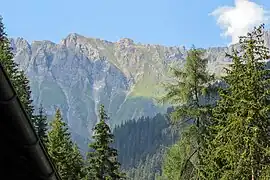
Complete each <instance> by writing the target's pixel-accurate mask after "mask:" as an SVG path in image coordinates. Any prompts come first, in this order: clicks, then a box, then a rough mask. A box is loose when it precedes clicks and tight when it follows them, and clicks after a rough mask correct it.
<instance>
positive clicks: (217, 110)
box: [0, 18, 270, 180]
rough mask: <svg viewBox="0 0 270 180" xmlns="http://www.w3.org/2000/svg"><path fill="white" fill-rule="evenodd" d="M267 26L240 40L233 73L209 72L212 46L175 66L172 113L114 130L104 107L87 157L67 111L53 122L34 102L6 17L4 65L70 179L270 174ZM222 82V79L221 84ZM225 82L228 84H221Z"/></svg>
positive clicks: (167, 99) (168, 88)
mask: <svg viewBox="0 0 270 180" xmlns="http://www.w3.org/2000/svg"><path fill="white" fill-rule="evenodd" d="M263 33H264V26H263V25H261V26H259V27H256V28H254V30H253V31H252V32H250V33H248V34H247V35H246V36H243V37H239V45H240V48H238V49H234V50H233V52H232V53H231V54H227V57H228V58H230V59H231V61H232V63H231V64H230V65H229V66H228V67H227V68H225V70H226V74H225V75H224V76H222V77H216V76H215V75H214V74H210V73H209V72H208V70H207V62H208V60H207V59H204V58H203V54H204V50H203V49H196V48H195V47H192V48H191V49H190V50H189V52H188V56H187V58H186V62H185V65H184V67H183V68H181V69H179V68H177V67H172V68H171V70H172V71H171V72H172V74H173V77H172V79H173V82H170V83H165V84H164V89H165V94H164V96H162V97H160V98H159V99H158V101H159V103H161V104H162V103H169V104H171V105H172V108H170V109H168V112H167V114H157V115H156V116H155V117H153V118H149V117H142V118H140V119H139V120H127V121H126V122H125V123H123V124H121V125H118V126H116V127H115V128H114V129H113V130H111V128H110V126H109V125H108V124H109V123H108V120H109V117H108V116H107V114H106V112H105V110H104V109H105V108H104V105H100V108H99V121H98V123H97V124H96V125H95V127H94V129H93V130H94V134H93V136H92V137H89V139H92V141H91V142H90V143H89V149H88V152H87V153H86V154H82V153H81V152H80V150H79V147H78V146H77V144H76V143H74V142H73V141H72V139H71V135H70V132H69V129H68V126H67V124H66V123H65V120H64V119H63V118H62V114H61V109H59V108H58V109H56V111H55V115H54V117H53V119H52V121H50V122H49V121H48V120H47V117H46V113H45V112H46V110H44V108H42V105H40V107H38V108H39V109H38V113H35V112H36V111H35V108H34V107H33V105H32V100H31V90H30V86H29V81H28V79H27V77H26V75H25V73H24V72H23V71H22V70H19V68H18V64H16V63H15V62H14V61H13V56H14V55H13V53H12V49H11V47H10V42H9V39H8V37H7V34H6V33H5V27H4V25H3V22H2V18H0V62H1V64H2V65H3V67H4V68H5V70H6V72H7V74H8V76H9V78H10V80H11V81H12V83H13V86H14V88H15V90H16V92H17V94H18V96H19V98H20V100H21V103H22V105H23V107H24V109H25V110H26V112H27V114H28V116H29V118H30V119H31V121H32V124H33V126H34V127H35V130H36V133H37V134H38V136H39V137H40V139H41V140H42V141H43V142H44V144H45V145H46V147H45V148H46V150H47V152H48V154H49V156H50V158H51V160H52V162H53V163H54V164H55V166H56V168H57V170H58V172H59V174H60V176H61V177H62V179H64V180H70V179H72V180H77V179H78V180H79V179H85V180H86V179H90V180H93V179H96V180H120V179H134V180H144V179H145V180H154V179H157V180H158V179H159V180H192V179H200V180H217V179H223V180H231V179H247V180H248V179H252V180H260V179H261V180H266V179H269V178H270V153H269V152H270V148H269V147H270V136H269V131H270V117H269V114H270V70H269V69H267V67H268V66H267V61H266V60H269V59H270V56H269V49H268V48H266V47H265V44H264V41H263ZM217 82H218V83H217ZM221 84H222V85H221Z"/></svg>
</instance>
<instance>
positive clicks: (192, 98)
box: [161, 46, 215, 179]
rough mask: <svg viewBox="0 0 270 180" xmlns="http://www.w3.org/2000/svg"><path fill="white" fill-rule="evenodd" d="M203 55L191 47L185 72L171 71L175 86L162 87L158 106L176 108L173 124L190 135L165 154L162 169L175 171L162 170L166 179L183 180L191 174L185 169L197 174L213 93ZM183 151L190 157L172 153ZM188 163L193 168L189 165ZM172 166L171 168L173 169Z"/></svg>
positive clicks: (179, 70) (180, 153) (172, 116)
mask: <svg viewBox="0 0 270 180" xmlns="http://www.w3.org/2000/svg"><path fill="white" fill-rule="evenodd" d="M203 53H204V51H202V50H199V49H195V47H194V46H193V47H192V49H191V50H189V51H188V56H187V59H186V63H185V65H184V68H183V69H176V68H173V75H174V80H175V82H173V83H171V84H165V91H166V94H165V96H164V97H162V98H161V102H169V103H170V104H172V105H174V106H175V110H174V111H173V112H172V113H171V119H172V121H173V122H176V123H177V124H178V125H179V124H181V127H180V128H183V129H185V128H188V129H187V130H185V132H187V131H192V132H193V133H182V134H181V136H182V138H181V140H180V141H179V142H178V145H179V146H181V148H174V147H172V148H173V149H172V150H171V151H168V153H167V158H168V159H166V158H165V162H164V167H163V168H165V169H167V170H168V169H174V170H175V172H173V171H166V170H165V171H166V172H167V175H168V176H169V173H172V174H171V175H172V177H175V175H176V174H178V172H181V173H180V175H179V177H178V178H180V179H183V178H184V179H185V177H184V174H186V173H185V172H189V171H191V170H190V168H188V167H192V168H193V172H194V174H198V173H199V166H200V162H201V158H202V157H201V155H200V152H201V151H202V148H203V144H204V139H205V137H204V136H205V131H206V127H207V126H208V116H209V114H210V112H211V100H212V99H211V97H212V93H213V92H214V91H215V89H213V88H212V86H211V82H212V81H213V80H214V75H210V73H209V72H207V69H206V68H207V59H203V58H202V56H203ZM188 135H189V136H190V137H188ZM183 136H185V137H183ZM185 139H189V140H188V141H186V143H183V142H182V140H185ZM191 140H192V141H191ZM187 142H188V143H187ZM183 146H185V147H183ZM182 149H189V153H182V152H179V153H178V155H179V157H176V156H175V154H176V153H175V151H176V150H179V151H180V150H181V151H182ZM194 157H196V158H194ZM172 158H176V159H175V160H176V161H178V162H179V163H178V164H177V163H172V162H171V159H172ZM180 159H181V162H180ZM192 160H193V161H192ZM170 163H172V164H170ZM190 163H191V164H192V166H189V165H188V164H190ZM178 165H179V166H178ZM166 166H168V167H166ZM172 166H174V167H173V168H172ZM176 166H178V167H176ZM196 176H197V175H196Z"/></svg>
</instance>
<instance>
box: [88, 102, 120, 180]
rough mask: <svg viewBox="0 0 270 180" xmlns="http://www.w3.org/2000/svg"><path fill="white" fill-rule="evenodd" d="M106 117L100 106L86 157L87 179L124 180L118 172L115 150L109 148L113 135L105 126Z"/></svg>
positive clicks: (118, 165) (102, 107)
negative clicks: (92, 140)
mask: <svg viewBox="0 0 270 180" xmlns="http://www.w3.org/2000/svg"><path fill="white" fill-rule="evenodd" d="M107 119H108V116H107V114H106V112H105V110H104V106H103V105H101V106H100V109H99V120H100V121H99V123H97V124H96V126H95V127H94V135H93V139H94V142H92V143H90V144H89V148H90V152H89V153H88V155H87V163H88V167H87V171H88V179H91V180H92V179H96V180H119V179H124V178H125V175H124V173H121V172H120V163H119V162H118V161H117V150H116V149H114V148H112V147H110V146H111V144H112V143H113V134H112V133H111V130H110V127H109V125H107V124H106V120H107Z"/></svg>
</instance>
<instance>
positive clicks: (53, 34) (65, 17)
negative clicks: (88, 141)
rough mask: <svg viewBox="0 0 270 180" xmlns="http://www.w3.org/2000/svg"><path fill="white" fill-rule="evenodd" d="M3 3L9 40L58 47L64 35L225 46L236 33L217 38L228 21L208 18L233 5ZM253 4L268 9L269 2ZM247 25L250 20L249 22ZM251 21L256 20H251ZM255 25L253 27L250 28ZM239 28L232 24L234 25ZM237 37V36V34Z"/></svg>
mask: <svg viewBox="0 0 270 180" xmlns="http://www.w3.org/2000/svg"><path fill="white" fill-rule="evenodd" d="M1 1H2V2H1V7H0V14H1V15H2V16H3V18H4V24H5V25H6V31H7V33H8V35H9V36H11V37H23V38H25V39H27V40H28V41H33V40H50V41H53V42H56V43H58V42H59V41H60V40H61V39H63V38H65V37H66V36H67V35H68V34H70V33H73V32H76V33H78V34H82V35H84V36H88V37H96V38H101V39H105V40H109V41H117V40H119V39H120V38H123V37H127V38H131V39H133V40H134V41H135V42H141V43H149V44H162V45H168V46H175V45H176V46H178V45H185V46H187V47H189V46H191V45H192V44H195V46H196V47H209V46H225V45H227V44H228V43H230V42H231V36H233V35H232V34H233V33H234V32H233V33H232V34H230V35H228V37H227V38H225V37H221V36H220V34H221V33H222V29H221V28H220V26H219V25H218V24H217V18H218V17H225V18H223V21H227V20H226V19H228V18H226V17H227V16H220V15H216V16H211V15H209V13H211V12H213V11H215V10H216V9H217V8H218V7H221V6H232V7H233V6H235V1H234V0H136V1H130V0H76V1H71V0H65V1H64V0H38V1H37V0H13V1H6V0H1ZM237 1H239V2H240V1H241V2H242V1H247V0H237ZM252 2H254V3H256V4H259V5H261V6H262V7H263V8H264V9H265V10H270V0H256V1H255V0H253V1H252ZM241 7H244V6H241ZM223 9H224V8H223ZM227 9H228V8H227ZM251 10H252V9H251ZM257 10H258V8H257ZM225 11H226V8H225ZM239 12H240V13H242V12H243V11H239ZM254 12H255V14H257V12H256V11H254ZM217 13H219V14H220V12H217ZM221 13H222V12H221ZM245 13H246V12H245ZM223 14H226V13H224V12H223ZM262 16H264V15H262ZM243 18H245V17H244V16H243ZM224 19H225V20H224ZM221 20H222V18H221ZM237 20H238V21H239V22H244V21H243V20H242V19H237ZM228 21H230V20H228ZM246 21H250V18H249V19H247V20H246ZM254 21H256V22H257V21H260V19H258V18H255V20H254ZM256 22H251V25H252V23H253V24H254V23H256ZM247 23H249V22H247ZM221 24H222V22H221ZM224 24H226V22H225V23H224V22H223V25H224ZM227 24H228V23H227ZM238 24H239V23H238V22H235V23H234V26H237V25H238ZM242 25H243V26H245V25H246V24H245V23H242ZM237 28H238V30H239V29H241V28H242V27H237ZM227 29H229V30H230V29H233V28H227ZM237 32H238V34H239V33H240V30H239V31H237ZM241 32H242V31H241Z"/></svg>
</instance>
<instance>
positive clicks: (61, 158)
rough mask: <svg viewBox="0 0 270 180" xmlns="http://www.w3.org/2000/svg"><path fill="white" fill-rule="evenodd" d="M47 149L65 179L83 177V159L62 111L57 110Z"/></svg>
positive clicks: (73, 179)
mask: <svg viewBox="0 0 270 180" xmlns="http://www.w3.org/2000/svg"><path fill="white" fill-rule="evenodd" d="M47 151H48V153H49V155H50V157H51V159H52V161H53V162H54V164H55V165H56V168H57V169H58V172H59V174H60V176H61V177H62V179H64V180H79V179H81V178H83V176H84V174H83V159H82V156H81V154H80V152H79V150H78V148H77V146H76V145H75V144H73V143H72V141H71V137H70V133H69V132H68V127H67V125H66V123H65V122H64V121H63V119H62V116H61V112H60V110H59V109H57V110H56V114H55V118H54V120H53V121H52V122H51V130H50V131H49V132H48V138H47Z"/></svg>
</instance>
